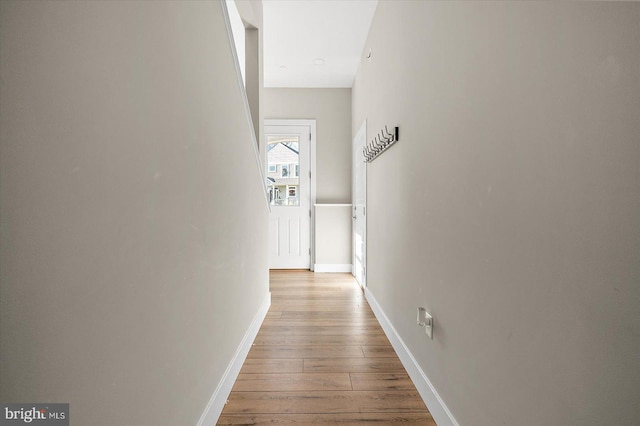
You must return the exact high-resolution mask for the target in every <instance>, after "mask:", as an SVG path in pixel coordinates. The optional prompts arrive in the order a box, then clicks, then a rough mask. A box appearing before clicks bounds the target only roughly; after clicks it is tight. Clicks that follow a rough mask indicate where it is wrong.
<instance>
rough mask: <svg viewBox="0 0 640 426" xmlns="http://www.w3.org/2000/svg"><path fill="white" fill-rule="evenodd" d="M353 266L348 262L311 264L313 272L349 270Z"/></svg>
mask: <svg viewBox="0 0 640 426" xmlns="http://www.w3.org/2000/svg"><path fill="white" fill-rule="evenodd" d="M352 270H353V267H352V266H351V264H350V263H316V264H315V265H313V271H314V272H351V271H352Z"/></svg>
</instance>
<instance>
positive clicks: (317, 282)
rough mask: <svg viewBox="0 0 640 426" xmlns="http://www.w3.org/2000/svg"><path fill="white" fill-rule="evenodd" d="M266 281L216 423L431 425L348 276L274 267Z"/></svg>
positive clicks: (402, 369)
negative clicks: (260, 315) (252, 332)
mask: <svg viewBox="0 0 640 426" xmlns="http://www.w3.org/2000/svg"><path fill="white" fill-rule="evenodd" d="M270 283H271V295H272V305H271V308H270V310H269V313H268V314H267V317H266V319H265V321H264V323H263V325H262V327H261V329H260V332H259V333H258V336H257V337H256V340H255V342H254V345H253V347H252V349H251V351H250V352H249V355H248V356H247V360H246V361H245V363H244V365H243V367H242V370H241V372H240V375H239V376H238V379H237V381H236V383H235V385H234V387H233V390H232V392H231V395H230V396H229V401H228V403H227V405H226V406H225V409H224V411H223V412H222V416H221V417H220V419H219V422H218V424H224V425H227V424H279V423H296V424H322V423H331V424H333V423H339V424H360V423H365V422H366V423H370V422H374V423H375V422H378V423H384V424H392V423H402V424H420V425H427V426H428V425H435V422H434V421H433V419H432V418H431V415H430V414H429V412H428V411H427V408H426V407H425V405H424V402H423V401H422V399H421V398H420V395H419V394H418V392H417V391H416V388H415V386H414V385H413V383H412V382H411V380H410V378H409V376H408V375H407V373H406V371H405V369H404V368H403V366H402V364H401V363H400V360H399V359H398V357H397V356H396V354H395V352H394V351H393V348H392V347H391V345H390V344H389V341H388V339H387V338H386V336H385V335H384V332H383V330H382V328H381V327H380V325H379V324H378V321H377V320H376V318H375V316H374V315H373V312H372V311H371V309H370V308H369V305H368V304H367V302H366V300H365V299H364V296H363V294H362V291H361V290H360V289H359V287H358V285H357V284H356V283H355V281H354V279H353V277H352V276H351V275H350V274H314V273H313V272H308V271H271V274H270Z"/></svg>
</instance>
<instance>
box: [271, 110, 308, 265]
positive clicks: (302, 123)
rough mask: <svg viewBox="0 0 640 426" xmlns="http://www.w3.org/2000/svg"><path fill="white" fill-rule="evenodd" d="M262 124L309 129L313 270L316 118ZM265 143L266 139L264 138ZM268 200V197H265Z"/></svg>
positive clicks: (273, 120)
mask: <svg viewBox="0 0 640 426" xmlns="http://www.w3.org/2000/svg"><path fill="white" fill-rule="evenodd" d="M264 125H265V127H266V126H309V130H310V132H311V140H310V142H309V147H310V148H311V149H310V150H309V172H310V173H311V188H309V195H310V198H311V199H310V200H309V208H310V209H311V219H310V220H309V232H310V233H311V235H309V244H310V248H311V256H310V257H309V270H311V271H313V265H314V264H315V261H316V251H315V245H316V241H315V228H316V224H315V221H316V212H315V209H314V207H313V206H315V204H316V120H312V119H275V118H265V119H264ZM265 144H266V139H265ZM262 170H264V172H263V174H264V176H263V178H262V181H263V182H264V181H265V179H266V176H267V175H266V167H263V168H262ZM265 194H266V192H265ZM267 200H268V198H267Z"/></svg>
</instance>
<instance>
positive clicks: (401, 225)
mask: <svg viewBox="0 0 640 426" xmlns="http://www.w3.org/2000/svg"><path fill="white" fill-rule="evenodd" d="M639 40H640V4H638V3H612V2H605V3H592V2H572V3H547V2H544V3H532V2H514V3H509V2H498V3H486V2H478V3H476V2H400V1H394V2H380V3H379V5H378V9H377V12H376V15H375V18H374V22H373V24H372V27H371V32H370V34H369V38H368V41H367V44H366V46H365V51H368V49H369V48H371V49H372V50H373V59H372V61H371V62H367V60H366V59H364V57H363V60H362V61H361V64H360V68H359V72H358V75H357V77H356V82H355V86H354V88H353V97H354V102H353V124H352V126H353V127H352V131H353V134H355V132H356V131H357V129H358V128H359V126H360V125H361V123H362V122H363V120H364V119H365V118H366V119H367V125H368V129H367V133H368V134H370V135H371V134H375V133H376V132H377V131H379V129H380V128H381V127H382V126H384V125H385V124H387V125H390V126H391V125H399V127H400V141H399V142H398V143H397V144H396V145H394V146H393V147H392V148H391V149H389V150H388V151H387V152H385V153H384V154H383V155H382V156H381V157H379V158H378V159H376V160H375V161H374V162H372V163H371V164H369V165H368V170H367V173H368V204H369V206H368V210H367V212H368V224H367V230H368V246H367V250H368V268H367V271H368V274H367V275H368V277H367V282H368V285H369V290H370V291H371V292H372V294H374V295H375V297H376V299H377V300H378V301H379V302H380V305H381V306H382V308H383V309H384V311H385V312H386V314H387V316H388V317H389V318H390V320H391V322H392V323H393V325H394V327H395V328H396V330H397V331H398V333H399V334H400V336H401V337H402V339H403V340H404V342H405V343H406V344H407V346H408V347H409V349H410V351H411V352H412V354H413V355H414V356H415V358H416V359H417V361H418V363H419V365H420V367H421V368H422V369H423V370H424V371H425V372H426V374H427V376H428V377H429V379H430V380H431V382H432V383H433V385H434V386H435V388H436V390H437V391H438V392H439V394H440V396H441V397H442V398H443V400H444V402H445V403H446V404H447V406H448V408H449V409H450V410H451V412H452V413H453V415H454V417H455V418H456V419H457V421H458V422H459V424H461V425H474V426H485V425H487V426H489V425H491V426H493V425H519V426H528V425H532V426H533V425H541V424H544V425H562V426H567V425H580V426H587V425H593V426H598V425H605V424H606V425H634V424H637V422H638V419H639V418H640V405H639V404H638V403H637V390H638V388H640V358H638V354H639V353H640V310H639V306H640V285H639V283H640V263H639V262H640V261H639V259H640V220H639V218H640V142H639V141H640V119H639V118H640V55H639V52H640V50H639V44H638V41H639ZM419 305H421V306H425V307H426V308H427V310H428V311H430V313H431V314H432V315H433V316H434V319H435V324H436V325H435V335H434V339H433V340H428V339H427V338H426V336H425V334H424V330H423V329H421V328H419V327H417V326H416V322H415V315H416V314H415V313H416V307H417V306H419Z"/></svg>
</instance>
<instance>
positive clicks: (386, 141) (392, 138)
mask: <svg viewBox="0 0 640 426" xmlns="http://www.w3.org/2000/svg"><path fill="white" fill-rule="evenodd" d="M392 130H393V133H390V132H389V128H388V127H387V126H386V125H385V126H384V129H382V130H380V132H378V134H377V135H376V137H375V138H373V139H372V140H371V142H369V143H368V144H367V145H366V146H365V147H364V148H363V149H362V156H363V157H364V161H366V162H367V163H370V162H372V161H373V160H375V159H376V158H377V157H378V156H379V155H380V154H382V153H383V152H385V151H386V150H387V149H389V147H390V146H391V145H393V144H394V143H396V142H398V139H399V128H398V127H397V126H396V127H394V128H392Z"/></svg>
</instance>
